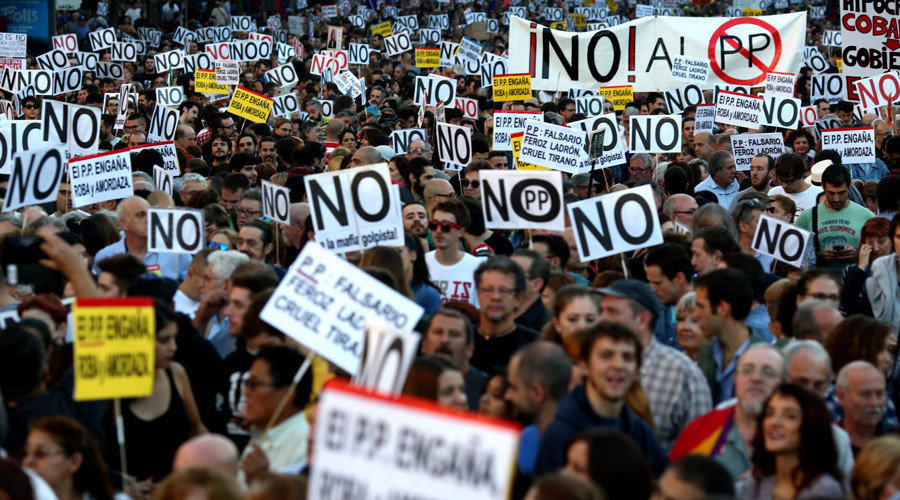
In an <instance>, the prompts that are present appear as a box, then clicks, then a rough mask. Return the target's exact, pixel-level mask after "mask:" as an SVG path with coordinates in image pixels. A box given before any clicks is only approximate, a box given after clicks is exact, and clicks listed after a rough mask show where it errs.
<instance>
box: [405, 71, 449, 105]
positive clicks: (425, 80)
mask: <svg viewBox="0 0 900 500" xmlns="http://www.w3.org/2000/svg"><path fill="white" fill-rule="evenodd" d="M441 103H443V104H444V107H449V108H452V107H454V106H456V80H454V79H453V78H449V77H446V76H441V75H428V76H417V77H416V87H415V93H414V94H413V104H416V105H418V106H425V107H432V106H437V105H438V104H441Z"/></svg>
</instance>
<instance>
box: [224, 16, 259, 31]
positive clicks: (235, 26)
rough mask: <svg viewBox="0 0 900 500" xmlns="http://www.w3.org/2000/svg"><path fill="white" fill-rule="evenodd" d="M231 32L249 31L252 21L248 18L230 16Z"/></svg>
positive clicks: (251, 27)
mask: <svg viewBox="0 0 900 500" xmlns="http://www.w3.org/2000/svg"><path fill="white" fill-rule="evenodd" d="M229 28H231V31H250V30H251V29H253V20H252V19H251V18H250V16H231V24H230V25H229Z"/></svg>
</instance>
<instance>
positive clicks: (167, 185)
mask: <svg viewBox="0 0 900 500" xmlns="http://www.w3.org/2000/svg"><path fill="white" fill-rule="evenodd" d="M174 184H175V177H173V176H172V174H170V173H169V172H167V171H166V169H164V168H162V167H158V166H156V165H153V187H154V188H156V190H157V191H162V192H164V193H166V194H168V195H169V196H172V186H173V185H174Z"/></svg>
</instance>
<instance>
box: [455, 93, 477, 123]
mask: <svg viewBox="0 0 900 500" xmlns="http://www.w3.org/2000/svg"><path fill="white" fill-rule="evenodd" d="M453 103H454V104H455V106H456V109H458V110H460V111H462V114H463V116H464V117H465V118H474V119H476V120H477V119H478V101H476V100H475V99H469V98H466V97H457V98H456V99H453Z"/></svg>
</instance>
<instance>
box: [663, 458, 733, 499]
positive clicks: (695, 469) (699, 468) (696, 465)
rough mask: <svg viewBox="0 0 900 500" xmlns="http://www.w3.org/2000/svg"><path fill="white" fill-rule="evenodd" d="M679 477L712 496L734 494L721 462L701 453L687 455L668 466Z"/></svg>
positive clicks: (730, 481)
mask: <svg viewBox="0 0 900 500" xmlns="http://www.w3.org/2000/svg"><path fill="white" fill-rule="evenodd" d="M669 470H671V471H672V472H674V473H675V475H676V476H678V478H679V479H681V480H682V481H684V482H686V483H689V484H691V485H692V486H694V487H695V488H697V489H699V490H703V493H704V494H705V495H706V496H707V497H708V498H712V497H714V496H716V495H722V496H724V497H729V498H730V497H731V496H733V495H734V482H733V481H732V480H731V474H729V473H728V469H726V468H725V467H724V466H723V465H722V464H720V463H719V462H717V461H716V460H714V459H712V458H710V457H705V456H703V455H688V456H686V457H684V458H682V459H681V460H679V461H677V462H675V463H674V464H672V465H671V466H669Z"/></svg>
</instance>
